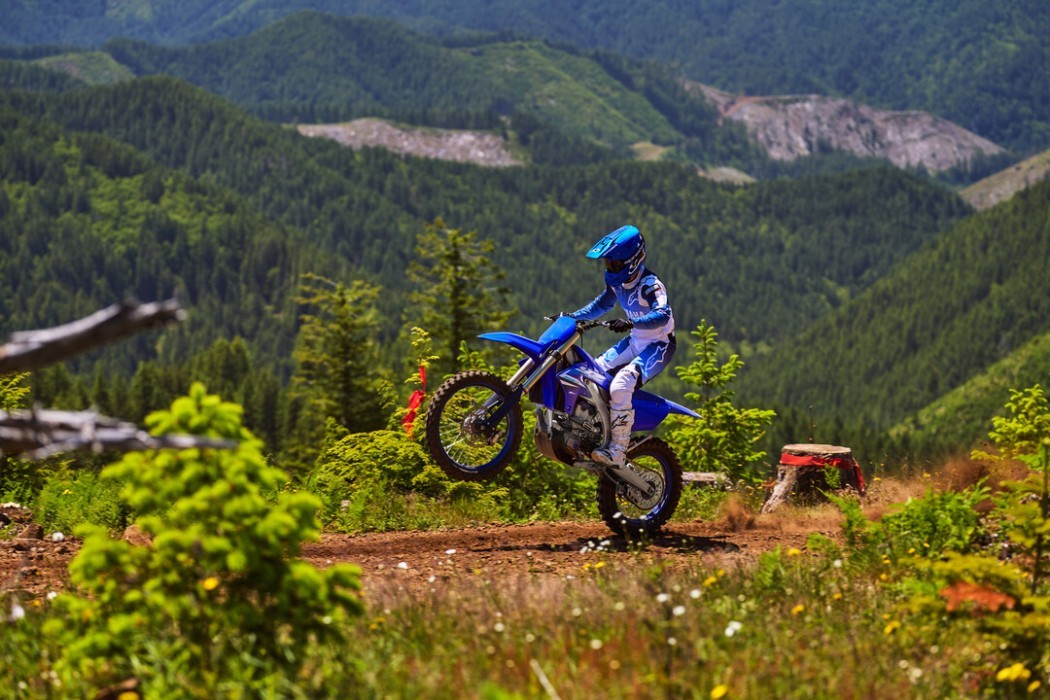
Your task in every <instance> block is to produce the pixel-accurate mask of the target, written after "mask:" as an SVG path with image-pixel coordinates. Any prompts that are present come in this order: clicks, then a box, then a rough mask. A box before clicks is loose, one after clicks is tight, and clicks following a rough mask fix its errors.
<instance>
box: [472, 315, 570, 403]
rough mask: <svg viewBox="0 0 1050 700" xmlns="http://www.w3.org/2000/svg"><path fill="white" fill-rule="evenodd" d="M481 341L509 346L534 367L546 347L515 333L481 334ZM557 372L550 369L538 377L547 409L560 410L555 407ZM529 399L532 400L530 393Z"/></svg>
mask: <svg viewBox="0 0 1050 700" xmlns="http://www.w3.org/2000/svg"><path fill="white" fill-rule="evenodd" d="M478 337H479V338H481V339H482V340H491V341H492V342H494V343H503V344H504V345H509V346H511V347H512V348H514V349H515V350H518V351H520V352H521V353H523V354H524V355H525V356H526V357H528V358H529V359H530V360H532V362H533V363H534V364H535V365H539V364H540V362H541V361H542V360H541V356H542V355H543V353H544V351H545V350H546V346H544V345H541V344H540V343H537V342H536V341H535V340H532V339H531V338H526V337H525V336H523V335H518V334H517V333H507V332H505V331H498V332H495V333H482V334H481V335H479V336H478ZM557 374H558V373H557V370H556V369H555V368H554V367H551V369H550V370H548V371H547V373H546V374H544V375H543V376H542V377H540V391H541V395H542V397H543V405H544V406H546V407H547V408H561V407H560V406H556V405H555V404H556V403H557V400H558V376H557ZM530 398H532V396H531V393H530Z"/></svg>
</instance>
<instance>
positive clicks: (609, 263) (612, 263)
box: [603, 258, 627, 272]
mask: <svg viewBox="0 0 1050 700" xmlns="http://www.w3.org/2000/svg"><path fill="white" fill-rule="evenodd" d="M603 259H604V260H605V269H606V270H608V271H609V272H619V271H620V270H622V269H623V268H625V267H627V261H626V260H610V259H609V258H603Z"/></svg>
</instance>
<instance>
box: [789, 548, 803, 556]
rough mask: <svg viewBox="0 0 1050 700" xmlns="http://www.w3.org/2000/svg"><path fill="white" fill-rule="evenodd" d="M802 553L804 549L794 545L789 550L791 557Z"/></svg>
mask: <svg viewBox="0 0 1050 700" xmlns="http://www.w3.org/2000/svg"><path fill="white" fill-rule="evenodd" d="M800 554H802V550H801V549H799V548H798V547H792V548H791V549H789V550H788V556H789V557H797V556H798V555H800Z"/></svg>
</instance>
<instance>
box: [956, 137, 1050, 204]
mask: <svg viewBox="0 0 1050 700" xmlns="http://www.w3.org/2000/svg"><path fill="white" fill-rule="evenodd" d="M1047 177H1050V151H1043V152H1042V153H1039V154H1037V155H1034V156H1032V157H1031V158H1028V159H1027V160H1023V161H1021V162H1020V163H1016V164H1014V165H1011V166H1010V167H1009V168H1007V169H1006V170H1003V171H1000V172H998V173H995V174H994V175H989V176H988V177H986V178H984V179H983V180H980V181H979V182H975V183H973V184H972V185H970V186H969V187H967V188H966V189H964V190H963V191H962V192H960V194H961V195H962V198H963V199H965V200H966V201H967V202H969V203H970V205H971V206H972V207H974V208H975V209H987V208H989V207H994V206H995V205H996V204H998V203H999V202H1005V201H1006V200H1007V199H1010V198H1011V197H1013V196H1014V195H1015V194H1017V193H1018V192H1020V191H1021V190H1025V189H1028V188H1029V187H1031V186H1032V185H1035V184H1038V183H1040V182H1042V181H1043V180H1045V179H1046V178H1047Z"/></svg>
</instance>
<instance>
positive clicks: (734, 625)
mask: <svg viewBox="0 0 1050 700" xmlns="http://www.w3.org/2000/svg"><path fill="white" fill-rule="evenodd" d="M743 628H744V625H743V624H742V623H740V622H737V621H736V620H730V621H729V624H728V625H726V636H727V637H732V636H733V635H734V634H736V633H737V632H739V631H740V630H742V629H743Z"/></svg>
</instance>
